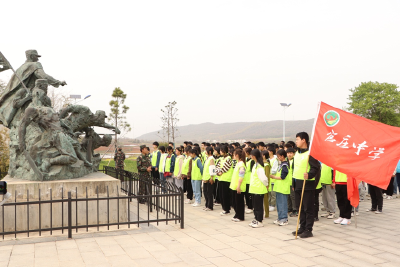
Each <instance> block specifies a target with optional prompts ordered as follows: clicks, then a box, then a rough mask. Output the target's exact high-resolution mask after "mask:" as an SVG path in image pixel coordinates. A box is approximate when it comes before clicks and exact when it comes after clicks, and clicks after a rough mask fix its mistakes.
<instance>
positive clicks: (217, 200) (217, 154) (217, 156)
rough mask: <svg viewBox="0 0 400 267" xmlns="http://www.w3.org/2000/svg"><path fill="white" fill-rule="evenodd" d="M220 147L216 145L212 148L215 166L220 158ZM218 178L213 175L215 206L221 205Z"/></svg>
mask: <svg viewBox="0 0 400 267" xmlns="http://www.w3.org/2000/svg"><path fill="white" fill-rule="evenodd" d="M220 153H221V149H220V148H219V147H218V146H216V147H215V149H214V159H215V166H218V164H219V161H220V160H221V154H220ZM218 183H219V180H218V176H215V180H214V185H213V187H214V191H213V192H214V193H213V195H214V205H215V206H221V193H220V189H219V186H218Z"/></svg>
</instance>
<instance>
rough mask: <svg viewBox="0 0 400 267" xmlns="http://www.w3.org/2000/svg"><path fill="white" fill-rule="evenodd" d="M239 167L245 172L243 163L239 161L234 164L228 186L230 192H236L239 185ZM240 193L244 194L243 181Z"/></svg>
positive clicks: (244, 184) (244, 186) (244, 185)
mask: <svg viewBox="0 0 400 267" xmlns="http://www.w3.org/2000/svg"><path fill="white" fill-rule="evenodd" d="M241 167H244V169H245V170H246V165H245V164H244V162H243V161H239V162H238V163H236V166H235V169H234V170H233V174H232V180H231V184H230V186H229V188H230V189H232V190H235V191H236V190H237V187H238V185H239V179H240V177H239V170H240V168H241ZM240 191H242V192H246V183H245V181H244V179H243V181H242V183H241V184H240Z"/></svg>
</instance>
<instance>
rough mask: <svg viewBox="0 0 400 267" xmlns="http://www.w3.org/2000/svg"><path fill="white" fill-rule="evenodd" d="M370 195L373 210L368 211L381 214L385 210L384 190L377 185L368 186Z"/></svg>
mask: <svg viewBox="0 0 400 267" xmlns="http://www.w3.org/2000/svg"><path fill="white" fill-rule="evenodd" d="M368 189H369V193H370V195H371V208H370V209H367V211H371V212H375V214H381V213H382V209H383V194H382V189H380V188H379V187H377V186H375V185H371V184H368Z"/></svg>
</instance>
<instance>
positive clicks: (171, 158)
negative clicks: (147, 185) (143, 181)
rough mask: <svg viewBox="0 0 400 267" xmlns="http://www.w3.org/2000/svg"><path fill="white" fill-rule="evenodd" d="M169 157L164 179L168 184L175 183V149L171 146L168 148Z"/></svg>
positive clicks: (166, 161) (166, 162) (166, 160)
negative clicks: (173, 175) (173, 176)
mask: <svg viewBox="0 0 400 267" xmlns="http://www.w3.org/2000/svg"><path fill="white" fill-rule="evenodd" d="M167 153H168V155H167V157H166V159H165V168H164V178H165V180H166V181H167V182H169V183H173V181H174V180H173V178H172V174H173V171H174V169H175V155H174V149H173V148H172V147H171V146H168V147H167Z"/></svg>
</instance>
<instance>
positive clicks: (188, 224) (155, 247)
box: [0, 199, 400, 267]
mask: <svg viewBox="0 0 400 267" xmlns="http://www.w3.org/2000/svg"><path fill="white" fill-rule="evenodd" d="M142 206H144V205H142ZM369 206H370V201H369V200H365V201H363V202H361V203H360V216H358V217H357V220H358V222H357V224H358V225H357V228H355V220H354V219H353V221H352V224H351V225H349V226H342V225H334V223H333V220H328V219H324V218H321V219H320V221H319V222H316V223H315V228H314V231H313V233H314V237H313V238H308V239H297V240H294V237H293V236H292V235H291V232H292V231H293V230H295V225H296V219H295V218H290V219H289V225H288V226H276V225H274V224H273V221H274V220H275V219H276V218H277V213H276V211H275V212H272V213H271V216H270V218H267V219H265V220H264V225H265V227H263V228H259V229H253V228H251V227H249V226H248V224H249V222H250V220H251V219H252V218H253V216H252V214H246V215H247V217H246V222H239V223H234V222H232V221H231V217H232V216H233V215H231V216H220V214H219V212H220V211H221V207H220V206H219V207H215V210H214V211H212V212H205V211H203V210H202V207H198V208H194V207H192V206H191V205H185V229H180V228H179V224H174V223H172V224H171V223H170V224H169V225H165V224H160V225H159V226H156V225H150V226H149V227H148V226H147V225H144V226H141V227H140V228H137V226H131V228H130V229H123V230H114V231H102V232H90V233H78V234H76V233H75V232H74V234H73V239H71V240H68V239H67V238H66V236H65V235H62V236H61V235H58V236H57V235H53V236H44V237H30V238H26V237H23V236H21V238H18V239H17V240H15V239H8V240H7V239H6V240H4V241H2V242H0V266H8V267H15V266H38V267H39V266H40V267H45V266H52V267H55V266H73V267H80V266H95V267H103V266H104V267H105V266H124V267H127V266H149V267H153V266H185V267H186V266H229V267H233V266H251V267H254V266H285V267H290V266H335V267H337V266H340V267H342V266H363V267H365V266H385V267H389V266H400V256H399V255H400V252H399V251H400V230H399V226H398V225H399V223H398V222H399V221H400V199H392V200H384V206H383V210H384V212H383V214H379V215H378V214H374V213H369V212H366V211H365V210H366V209H367V208H369Z"/></svg>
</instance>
